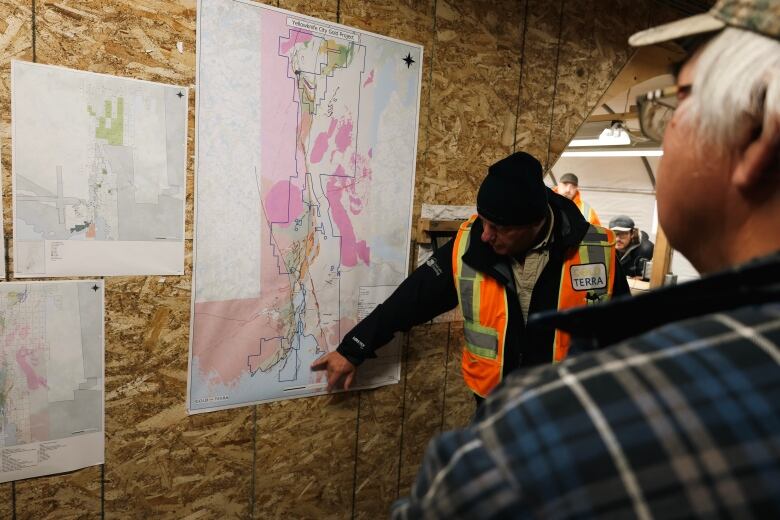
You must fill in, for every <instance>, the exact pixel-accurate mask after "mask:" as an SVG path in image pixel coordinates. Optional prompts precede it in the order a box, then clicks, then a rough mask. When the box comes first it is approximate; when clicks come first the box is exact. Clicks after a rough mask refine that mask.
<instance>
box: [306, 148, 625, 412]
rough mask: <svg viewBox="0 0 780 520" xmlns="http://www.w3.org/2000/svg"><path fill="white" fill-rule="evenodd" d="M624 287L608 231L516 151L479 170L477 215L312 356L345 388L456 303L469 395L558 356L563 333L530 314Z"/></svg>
mask: <svg viewBox="0 0 780 520" xmlns="http://www.w3.org/2000/svg"><path fill="white" fill-rule="evenodd" d="M621 294H628V283H627V282H626V279H625V275H623V272H622V270H621V269H620V264H619V262H618V261H617V256H616V251H615V244H614V235H613V234H612V232H611V231H609V230H607V229H604V228H602V227H597V226H592V225H589V224H588V223H587V222H586V221H585V219H584V218H583V217H582V215H581V214H580V212H579V211H578V210H577V207H576V206H575V205H574V204H572V202H571V201H570V200H568V199H566V198H565V197H561V196H560V195H556V194H555V193H553V192H552V191H550V190H549V189H548V188H547V187H546V186H545V185H544V182H543V180H542V165H541V164H540V163H539V161H538V160H536V159H535V158H534V157H532V156H531V155H529V154H527V153H524V152H517V153H514V154H512V155H510V156H509V157H506V158H504V159H502V160H500V161H498V162H497V163H495V164H494V165H492V166H491V167H490V168H489V169H488V174H487V176H486V177H485V179H484V180H483V181H482V184H481V186H480V188H479V192H478V193H477V214H476V215H473V216H472V217H471V218H470V219H469V220H468V221H466V222H465V223H464V224H463V225H462V226H461V227H460V230H459V231H458V233H457V235H456V237H455V239H454V240H451V241H450V242H448V243H447V244H445V245H444V246H443V247H441V248H439V249H438V250H437V251H436V252H435V253H434V255H433V256H432V257H431V258H430V259H429V260H428V261H427V262H426V263H425V264H423V265H422V266H420V267H419V268H417V269H416V270H415V271H414V272H413V273H412V274H411V275H410V276H409V277H408V278H407V279H406V280H405V281H404V282H403V283H402V284H401V285H400V286H399V287H398V288H397V289H396V290H395V292H393V294H391V295H390V297H389V298H388V299H387V300H386V301H385V302H384V303H382V304H380V305H378V306H377V307H376V308H375V309H374V310H373V311H372V312H371V314H369V315H368V316H366V318H364V319H363V320H362V321H361V322H360V323H358V324H357V325H356V326H355V327H354V328H353V329H352V330H351V331H349V332H348V333H347V334H346V335H345V336H344V338H343V339H342V341H341V343H340V345H339V346H338V348H337V350H336V351H334V352H330V353H328V354H325V355H324V356H322V357H321V358H319V359H318V360H317V361H315V362H314V363H313V364H312V369H313V370H326V371H327V377H328V387H329V388H330V389H332V388H339V387H341V386H342V385H343V387H344V388H349V386H350V384H351V383H352V380H353V378H354V376H355V373H356V369H357V367H358V365H360V364H361V363H362V362H363V361H364V360H366V359H368V358H372V357H376V354H374V351H375V350H376V349H378V348H380V347H381V346H383V345H385V344H386V343H387V342H388V341H390V340H391V339H392V337H393V335H394V333H396V332H398V331H406V330H409V329H410V328H411V327H412V326H414V325H419V324H421V323H425V322H426V321H429V320H431V319H432V318H434V317H436V316H438V315H439V314H441V313H443V312H446V311H448V310H450V309H453V308H455V307H456V306H457V305H460V308H461V311H462V312H463V318H464V336H465V339H466V344H465V346H464V348H463V353H462V356H461V371H462V373H463V378H464V380H465V382H466V385H467V386H468V387H469V388H470V389H471V391H472V392H473V393H474V395H475V397H476V401H477V403H479V402H480V401H481V399H482V398H484V397H485V396H487V395H488V394H489V393H490V392H491V391H492V390H493V389H494V388H495V387H496V386H497V385H498V384H499V382H500V381H501V380H502V379H503V378H504V377H505V376H506V375H507V374H508V373H510V372H511V371H513V370H514V369H516V368H520V367H528V366H533V365H539V364H548V363H552V362H558V361H561V360H562V359H564V358H565V357H566V355H567V353H568V349H569V338H568V336H566V335H565V334H561V333H559V332H557V331H555V330H554V329H546V330H545V329H537V330H535V331H534V332H533V333H531V332H530V331H528V330H526V327H525V322H526V319H527V317H528V316H529V315H530V313H533V312H537V311H541V310H549V309H564V308H571V307H575V306H578V305H589V304H593V303H597V302H599V301H606V300H609V299H610V298H611V297H612V296H613V295H621Z"/></svg>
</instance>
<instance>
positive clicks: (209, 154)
mask: <svg viewBox="0 0 780 520" xmlns="http://www.w3.org/2000/svg"><path fill="white" fill-rule="evenodd" d="M197 33H198V51H197V56H198V65H197V66H198V79H197V84H198V88H197V124H196V125H197V152H196V167H197V174H196V228H195V229H196V236H195V260H194V265H195V273H194V277H195V279H194V295H193V315H192V331H191V332H192V333H191V338H190V377H189V392H188V407H189V410H190V412H192V413H196V412H202V411H209V410H215V409H219V408H228V407H235V406H242V405H246V404H251V403H256V402H262V401H270V400H277V399H285V398H291V397H300V396H305V395H315V394H321V393H323V392H324V391H325V385H324V384H325V380H324V378H323V376H322V374H321V373H317V372H312V371H311V370H310V369H309V365H310V364H311V363H312V361H314V360H315V359H317V358H318V357H320V356H321V355H323V354H325V353H326V352H329V351H332V350H334V349H335V348H336V347H337V346H338V344H339V341H340V340H341V337H342V336H343V335H344V334H345V333H346V332H347V331H349V329H350V328H351V327H352V326H354V325H355V324H356V323H357V321H358V320H359V319H360V318H362V317H363V316H365V315H366V314H367V313H368V312H370V310H371V309H373V308H374V307H375V306H376V305H377V304H378V303H381V302H382V301H383V300H384V299H385V298H386V297H387V295H388V294H389V293H390V292H392V290H393V289H394V288H395V287H397V285H398V284H399V283H400V282H401V281H402V280H403V279H404V278H405V276H406V272H407V266H408V248H409V240H410V220H411V218H410V217H411V202H412V193H413V185H414V169H415V157H416V142H417V123H418V109H419V93H420V65H421V60H422V48H421V47H420V46H418V45H413V44H409V43H404V42H400V41H397V40H393V39H390V38H386V37H383V36H378V35H375V34H370V33H366V32H362V31H358V30H355V29H350V28H348V27H344V26H341V25H336V24H332V23H328V22H324V21H321V20H317V19H313V18H308V17H305V16H302V15H298V14H295V13H291V12H287V11H283V10H280V9H276V8H272V7H267V6H263V5H259V4H255V3H251V2H246V1H242V0H209V1H202V2H200V3H199V5H198V31H197ZM399 353H400V349H399V345H398V343H397V341H396V342H395V343H393V344H391V345H388V346H386V347H384V348H382V349H380V350H379V351H378V354H379V357H378V358H377V359H374V360H371V361H370V362H368V363H366V364H364V365H363V366H361V370H360V371H359V377H358V381H357V386H358V387H359V388H361V387H362V388H366V387H374V386H380V385H384V384H391V383H395V382H397V381H398V380H399V376H400V368H399V367H400V363H399V361H400V360H399V357H400V356H399Z"/></svg>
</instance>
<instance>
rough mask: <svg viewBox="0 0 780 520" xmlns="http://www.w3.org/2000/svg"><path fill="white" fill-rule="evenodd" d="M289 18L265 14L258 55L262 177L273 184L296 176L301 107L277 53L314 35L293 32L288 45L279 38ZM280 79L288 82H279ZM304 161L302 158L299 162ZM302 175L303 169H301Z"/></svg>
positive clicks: (293, 82) (288, 72) (285, 59)
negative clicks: (260, 67) (296, 100)
mask: <svg viewBox="0 0 780 520" xmlns="http://www.w3.org/2000/svg"><path fill="white" fill-rule="evenodd" d="M288 29H289V28H288V27H287V18H286V15H284V14H282V13H276V12H271V11H267V12H265V13H264V14H263V30H262V31H261V34H262V37H261V43H260V45H259V48H258V49H257V52H260V53H261V59H262V64H263V74H262V75H261V85H260V88H261V93H262V96H261V117H262V121H263V122H265V124H266V125H271V127H270V128H269V127H268V126H265V127H264V128H263V132H262V136H263V137H262V142H261V143H258V146H261V154H260V157H261V163H260V173H261V175H262V177H263V179H265V180H269V181H270V182H271V184H270V185H271V186H273V185H274V183H275V182H276V181H280V180H288V178H289V177H293V176H295V175H296V167H295V160H296V143H295V140H294V139H290V136H294V135H295V133H296V128H297V124H298V104H297V103H295V101H294V100H295V99H296V98H297V94H296V89H295V80H294V79H292V78H290V76H293V73H292V72H290V71H289V70H288V59H287V58H286V57H284V56H280V55H279V52H278V49H279V47H280V44H281V45H282V46H284V45H287V44H288V43H290V42H292V45H294V43H295V39H296V38H298V41H299V42H301V41H304V40H302V39H301V38H309V39H311V35H310V34H307V33H302V32H299V31H293V32H292V33H291V34H292V36H293V37H292V38H290V39H289V40H288V41H287V42H285V41H284V39H281V41H280V38H279V36H278V35H280V34H288ZM279 78H288V80H287V81H280V80H279ZM300 159H301V158H300V157H299V160H300ZM301 171H303V166H302V167H301Z"/></svg>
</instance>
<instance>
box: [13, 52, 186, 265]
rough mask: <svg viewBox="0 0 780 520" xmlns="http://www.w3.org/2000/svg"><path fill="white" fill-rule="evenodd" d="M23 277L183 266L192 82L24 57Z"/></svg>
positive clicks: (17, 198)
mask: <svg viewBox="0 0 780 520" xmlns="http://www.w3.org/2000/svg"><path fill="white" fill-rule="evenodd" d="M11 78H12V85H13V87H12V94H11V96H12V100H11V104H12V111H13V117H12V120H13V127H12V128H13V140H12V142H11V146H12V148H13V174H14V185H13V186H14V192H13V195H14V248H13V252H14V276H16V277H32V276H92V275H95V276H99V275H133V274H135V275H140V274H184V197H185V187H186V185H185V172H186V169H185V165H186V146H187V89H186V88H182V87H176V86H171V85H163V84H160V83H152V82H148V81H140V80H135V79H128V78H120V77H115V76H108V75H105V74H95V73H91V72H83V71H77V70H70V69H65V68H61V67H53V66H49V65H39V64H36V63H27V62H22V61H13V62H12V66H11Z"/></svg>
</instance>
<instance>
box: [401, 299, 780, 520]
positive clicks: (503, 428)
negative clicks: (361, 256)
mask: <svg viewBox="0 0 780 520" xmlns="http://www.w3.org/2000/svg"><path fill="white" fill-rule="evenodd" d="M778 345H780V305H778V304H769V305H762V306H751V307H744V308H741V309H738V310H735V311H731V312H728V313H721V314H712V315H708V316H705V317H702V318H697V319H694V320H689V321H685V322H679V323H676V324H673V325H668V326H666V327H663V328H660V329H657V330H656V331H654V332H652V333H649V334H646V335H644V336H641V337H639V338H636V339H633V340H630V341H628V342H625V343H623V344H620V345H618V346H615V347H613V348H609V349H606V350H604V351H600V352H595V353H591V354H585V355H582V356H579V357H577V358H574V359H570V360H568V361H566V362H564V363H562V364H560V365H557V366H548V367H541V368H538V369H535V370H532V371H527V372H521V373H518V374H515V375H513V376H511V377H510V378H508V379H507V381H506V384H505V385H504V386H503V387H502V388H501V390H500V391H497V392H495V393H494V395H493V396H492V397H491V398H490V399H488V400H487V401H486V402H485V403H484V405H483V406H482V407H481V409H480V412H479V413H478V416H477V418H476V419H475V422H474V424H473V425H472V426H471V427H469V428H467V429H464V430H460V431H453V432H447V433H445V434H443V435H441V436H439V437H437V438H436V439H434V440H433V441H432V442H431V444H430V445H429V447H428V451H427V453H426V455H425V460H424V461H423V466H422V468H421V470H420V473H419V475H418V478H417V483H416V484H415V487H414V489H413V492H412V496H411V497H408V498H406V499H402V500H399V501H397V502H396V503H395V504H394V505H393V511H392V515H393V517H394V518H480V519H483V518H523V517H529V518H530V517H537V518H560V517H567V518H569V517H594V516H600V517H605V518H610V519H612V518H623V517H625V518H688V517H729V518H740V517H749V518H780V349H779V348H778Z"/></svg>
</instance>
